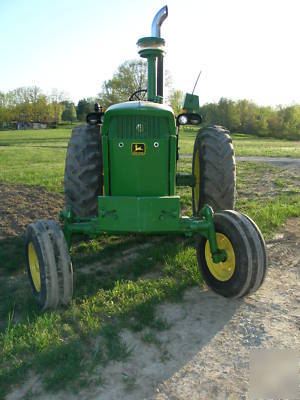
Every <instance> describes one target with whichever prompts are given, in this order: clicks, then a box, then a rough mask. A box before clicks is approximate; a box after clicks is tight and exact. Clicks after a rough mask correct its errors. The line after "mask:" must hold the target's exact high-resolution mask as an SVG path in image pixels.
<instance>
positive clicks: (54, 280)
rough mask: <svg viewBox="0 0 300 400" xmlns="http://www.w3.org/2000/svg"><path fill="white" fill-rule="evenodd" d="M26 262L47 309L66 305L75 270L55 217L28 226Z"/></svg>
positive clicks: (35, 287) (35, 289) (31, 279)
mask: <svg viewBox="0 0 300 400" xmlns="http://www.w3.org/2000/svg"><path fill="white" fill-rule="evenodd" d="M25 254H26V264H27V273H28V278H29V281H30V285H31V289H32V293H33V295H34V297H35V298H36V299H37V301H38V302H39V304H40V306H41V307H42V308H43V309H44V310H45V309H47V308H56V307H57V306H58V305H60V304H61V305H66V304H68V303H69V302H70V300H71V298H72V294H73V270H72V264H71V259H70V256H69V251H68V248H67V243H66V240H65V237H64V235H63V233H62V231H61V229H60V227H59V226H58V225H57V224H56V222H55V221H47V220H39V221H37V222H36V223H34V224H30V225H29V226H28V227H27V230H26V253H25Z"/></svg>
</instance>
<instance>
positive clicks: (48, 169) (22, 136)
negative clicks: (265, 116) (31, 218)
mask: <svg viewBox="0 0 300 400" xmlns="http://www.w3.org/2000/svg"><path fill="white" fill-rule="evenodd" d="M196 134H197V131H196V130H185V131H184V130H180V139H179V147H180V153H183V154H192V152H193V146H194V140H195V137H196ZM70 136H71V127H68V128H63V129H45V130H40V131H35V130H26V131H2V132H1V131H0V166H1V168H0V182H6V183H22V184H26V185H39V186H41V187H44V188H46V189H47V190H51V191H56V192H62V191H63V171H64V163H65V157H66V151H67V145H68V140H69V138H70ZM232 138H233V145H234V149H235V154H236V156H268V157H300V141H294V142H293V141H287V140H276V139H266V138H257V137H252V136H250V135H244V134H233V135H232Z"/></svg>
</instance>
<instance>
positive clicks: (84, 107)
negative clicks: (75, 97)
mask: <svg viewBox="0 0 300 400" xmlns="http://www.w3.org/2000/svg"><path fill="white" fill-rule="evenodd" d="M95 102H96V100H95V99H93V98H88V99H82V100H79V102H78V104H77V107H76V114H77V119H78V121H85V119H86V116H87V114H88V113H90V112H93V111H94V105H95Z"/></svg>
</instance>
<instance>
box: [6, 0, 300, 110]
mask: <svg viewBox="0 0 300 400" xmlns="http://www.w3.org/2000/svg"><path fill="white" fill-rule="evenodd" d="M165 4H168V7H169V17H168V19H167V20H166V21H165V22H164V25H163V27H162V37H164V38H165V39H166V42H167V55H166V67H167V68H168V70H169V71H170V72H171V75H172V77H173V86H174V87H175V88H178V89H181V90H183V91H191V90H192V87H193V83H194V81H195V79H196V77H197V73H198V71H199V70H200V69H201V70H202V75H201V78H200V81H199V86H198V89H197V91H198V94H199V96H200V101H201V103H205V102H209V101H217V100H218V99H219V98H220V97H221V96H225V97H229V98H232V99H239V98H247V99H252V100H254V101H256V102H257V103H259V104H266V105H267V104H270V105H277V104H290V103H292V102H297V103H300V79H299V71H300V56H299V39H300V24H299V15H300V2H299V1H298V0H226V1H225V0H209V1H208V0H201V1H200V0H186V1H180V0H169V1H168V2H165V1H160V0H151V1H150V0H128V1H121V0H110V1H103V0H85V1H84V0H81V1H79V0H72V1H71V0H60V1H58V0H40V1H38V0H0V90H2V91H8V90H10V89H14V88H16V87H20V86H31V85H37V86H39V87H41V88H42V89H43V90H44V91H45V92H48V93H50V91H51V89H52V88H57V89H59V90H61V91H64V92H66V93H67V94H68V95H69V97H70V99H72V100H74V101H76V102H77V101H78V100H79V99H80V98H83V97H89V96H95V95H96V94H97V93H98V92H99V91H100V89H101V85H102V82H103V81H104V80H105V79H109V78H110V77H111V76H112V74H113V72H114V71H115V70H116V68H117V67H118V65H119V64H121V63H122V62H123V61H125V60H127V59H133V58H137V57H138V55H137V52H136V41H137V39H138V38H140V37H143V36H148V35H150V28H151V22H152V19H153V17H154V15H155V13H156V11H157V10H158V9H159V8H161V7H162V6H163V5H165Z"/></svg>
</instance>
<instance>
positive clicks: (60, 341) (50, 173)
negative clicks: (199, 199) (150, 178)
mask: <svg viewBox="0 0 300 400" xmlns="http://www.w3.org/2000/svg"><path fill="white" fill-rule="evenodd" d="M70 135H71V129H69V128H66V129H56V130H44V131H25V132H20V131H18V132H0V183H6V184H10V185H13V184H26V185H33V186H35V187H39V186H41V187H44V188H46V189H47V190H48V191H54V192H58V193H61V194H62V192H63V174H64V163H65V155H66V149H67V142H68V139H69V137H70ZM189 135H190V136H189ZM194 136H195V134H194V133H193V136H192V134H191V133H188V132H185V133H183V132H182V136H181V146H182V147H183V146H184V143H183V141H187V139H188V140H189V144H188V145H187V146H190V145H191V143H192V142H193V140H194ZM272 142H273V141H272ZM275 142H276V143H278V144H277V148H278V151H279V152H280V151H281V149H283V148H289V144H292V145H294V146H296V147H297V146H298V151H299V143H298V144H295V142H286V141H275ZM185 143H186V142H185ZM234 143H235V145H237V146H236V147H237V149H238V148H239V145H240V150H238V151H237V152H236V153H237V154H238V155H239V154H241V152H240V151H242V152H243V151H244V153H242V155H245V152H246V154H247V151H248V150H249V149H250V148H251V151H252V150H253V146H256V147H257V149H259V150H261V149H264V151H267V146H266V140H265V139H257V138H256V139H252V138H251V137H249V136H245V135H242V136H241V135H237V136H236V137H235V138H234ZM248 143H252V145H253V146H252V147H251V146H250V145H248ZM280 143H281V147H280V145H279V144H280ZM249 146H250V147H249ZM272 148H273V147H272ZM189 149H190V147H187V150H185V151H184V152H186V153H191V152H192V150H189ZM247 149H248V150H247ZM273 149H274V148H273ZM249 151H250V150H249ZM272 151H273V150H272ZM248 155H251V152H250V154H249V153H248ZM255 155H257V153H256V154H255ZM260 155H261V154H260ZM264 155H270V154H268V153H267V154H266V153H265V154H264ZM273 155H274V154H273ZM280 155H282V156H286V155H287V153H285V150H284V152H283V153H281V154H280ZM178 167H179V170H180V171H183V172H190V171H191V160H190V159H182V160H179V164H178ZM178 193H179V194H180V196H181V206H182V209H183V211H184V213H185V214H187V215H191V213H192V211H191V189H190V188H179V190H178ZM299 194H300V188H299V173H297V172H290V171H288V170H285V169H283V168H279V167H274V166H271V165H269V164H263V163H250V162H239V163H238V164H237V206H236V208H237V210H239V211H241V212H244V213H247V214H248V215H249V216H251V217H252V218H253V219H254V220H255V221H256V222H257V224H258V225H259V227H260V228H261V230H262V232H263V234H264V235H265V237H267V238H269V237H271V236H272V235H273V234H274V232H276V230H277V229H278V227H279V226H280V225H281V224H282V223H284V221H285V220H286V219H287V218H289V217H293V216H300V196H299ZM1 211H2V212H5V210H1V207H0V212H1ZM17 212H18V210H16V213H17ZM0 217H1V215H0ZM71 256H72V262H73V267H74V271H75V282H76V283H75V291H74V296H73V300H72V302H71V304H70V305H69V306H68V307H66V308H60V309H58V310H56V311H54V312H50V311H46V312H41V311H40V309H39V308H38V306H37V304H36V302H35V301H34V299H33V296H32V295H31V293H30V289H29V285H28V282H27V278H26V276H25V274H26V272H25V271H26V269H25V260H24V232H21V233H20V235H19V236H18V237H15V236H11V237H8V238H7V239H4V240H2V241H0V260H1V263H0V399H4V398H5V395H6V394H7V393H8V392H10V391H11V388H12V386H14V385H16V384H19V385H20V384H21V383H22V382H24V381H26V379H27V378H28V376H30V375H29V374H31V373H33V374H36V375H38V376H39V378H40V381H41V384H42V387H43V390H45V391H49V392H55V391H59V390H61V389H63V390H69V389H70V388H71V389H75V390H78V389H80V388H81V387H85V386H87V385H89V386H91V385H93V384H95V385H101V384H105V382H103V381H102V371H103V370H104V368H106V366H107V365H108V363H110V362H111V361H112V360H113V361H115V362H118V361H126V359H127V358H128V357H130V355H131V354H132V352H134V351H135V349H133V348H128V347H127V346H126V344H125V343H124V341H123V340H122V331H123V330H124V329H127V330H130V331H131V332H133V333H136V332H138V334H139V335H140V337H141V338H142V340H143V341H144V342H145V343H147V344H151V345H153V346H157V349H158V351H159V352H160V353H161V355H162V357H167V356H168V355H167V354H164V349H163V348H162V347H161V343H160V332H161V331H164V330H167V329H169V327H168V324H167V323H166V322H165V321H164V320H163V319H161V318H160V316H159V315H157V313H156V307H157V305H158V304H160V303H162V302H164V301H166V300H168V301H180V299H181V297H182V296H183V293H184V291H185V290H186V289H187V288H189V287H192V286H197V285H201V284H202V283H203V282H202V278H201V275H200V273H199V271H198V267H197V260H196V255H195V247H194V240H193V239H190V238H187V239H185V238H181V237H173V236H164V237H162V238H161V237H160V238H157V237H147V238H145V237H144V236H142V235H127V236H123V237H117V236H102V237H100V238H95V239H93V240H86V241H83V240H81V239H79V240H78V241H76V242H75V243H74V245H73V246H72V248H71ZM12 264H13V265H12ZM99 366H100V367H101V369H100V372H99ZM96 370H97V373H95V371H96ZM124 384H126V382H125V383H124ZM24 398H25V397H24ZM27 398H34V397H32V394H31V393H29V394H28V395H27Z"/></svg>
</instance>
